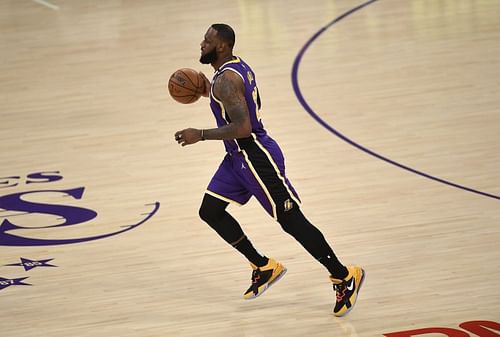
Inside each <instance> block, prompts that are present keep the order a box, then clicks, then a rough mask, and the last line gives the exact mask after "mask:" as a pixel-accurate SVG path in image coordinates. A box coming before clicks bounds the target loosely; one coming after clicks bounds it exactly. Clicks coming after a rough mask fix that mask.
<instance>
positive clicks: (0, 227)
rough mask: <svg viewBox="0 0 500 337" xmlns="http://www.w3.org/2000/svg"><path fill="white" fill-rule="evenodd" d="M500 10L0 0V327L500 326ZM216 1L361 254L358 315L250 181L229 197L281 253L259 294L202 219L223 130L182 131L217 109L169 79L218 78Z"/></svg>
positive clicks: (312, 200)
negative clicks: (240, 196)
mask: <svg viewBox="0 0 500 337" xmlns="http://www.w3.org/2000/svg"><path fill="white" fill-rule="evenodd" d="M360 5H361V6H362V5H364V6H363V7H358V6H360ZM498 13H500V2H499V1H497V0H378V1H372V2H365V3H364V2H363V0H360V1H351V0H337V1H326V0H325V1H323V0H317V1H298V0H292V1H285V0H272V1H264V0H255V1H250V0H237V1H222V0H214V1H210V2H198V1H190V0H188V1H166V0H165V1H160V0H145V1H131V0H104V1H91V0H89V1H76V0H47V1H45V0H37V1H30V0H2V1H0V154H1V165H0V308H1V310H2V314H1V319H0V336H1V337H35V336H36V337H68V336H78V337H104V336H106V337H108V336H120V337H129V336H130V337H132V336H134V337H159V336H162V337H164V336H187V337H191V336H208V337H212V336H227V337H233V336H234V337H260V336H335V337H365V336H367V337H370V336H384V335H386V336H392V337H395V336H421V335H424V334H425V336H426V337H441V336H452V337H453V336H458V337H464V336H477V335H479V336H498V335H500V325H499V323H500V281H499V280H500V262H499V261H500V110H499V109H500V43H499V41H500V19H499V16H498ZM344 14H345V15H344ZM336 18H338V20H336V21H334V20H335V19H336ZM215 22H225V23H228V24H230V25H232V26H233V28H234V29H235V31H236V46H235V54H236V55H239V56H241V57H242V58H243V59H244V60H245V61H246V62H247V63H249V64H250V65H251V66H252V67H253V69H254V71H255V72H256V75H257V83H258V85H259V89H260V92H261V95H262V100H263V109H262V116H263V121H264V124H265V126H266V128H267V129H268V130H269V132H270V134H271V135H272V136H273V137H274V138H275V139H276V140H277V141H278V142H279V144H280V145H281V147H282V149H283V151H284V153H285V156H286V163H287V175H288V177H289V178H290V180H291V181H292V183H293V185H294V186H295V188H296V189H297V190H298V192H299V194H300V196H301V198H302V201H303V205H302V209H303V211H304V213H305V214H306V216H307V217H308V218H309V219H310V221H311V222H312V223H314V224H315V225H316V226H317V227H318V228H320V229H321V231H322V232H323V234H324V235H325V237H326V238H327V239H328V241H329V242H330V243H331V244H332V246H333V247H334V250H335V251H336V253H337V254H338V256H339V257H340V259H341V260H342V261H343V262H344V263H346V264H359V265H361V266H363V268H365V270H366V272H367V278H366V282H365V284H364V286H363V289H362V290H361V293H360V296H359V300H358V303H357V304H356V308H355V309H354V310H353V311H352V312H351V313H350V314H349V315H347V316H345V317H343V318H336V317H334V316H333V314H332V304H333V301H334V294H333V292H332V289H331V285H330V284H329V282H328V275H327V273H326V271H325V270H323V267H322V266H321V265H320V264H319V263H317V262H316V261H315V260H313V259H312V258H311V257H310V256H309V255H308V254H307V253H306V252H305V251H304V250H303V249H302V247H301V246H300V245H299V244H298V243H296V242H295V241H294V240H293V239H292V238H291V237H289V236H288V235H287V234H286V233H284V232H283V231H282V230H281V228H280V226H279V224H277V223H276V222H274V220H273V219H271V218H269V217H268V216H267V215H266V214H265V212H264V211H263V209H262V208H261V207H260V206H259V205H258V204H257V202H256V201H255V200H251V201H250V202H249V203H248V204H247V205H245V206H244V207H237V206H232V205H231V206H230V207H229V211H230V212H231V214H232V215H233V216H234V217H235V218H237V219H238V220H239V221H240V223H241V224H242V227H243V228H244V230H245V231H246V233H247V235H248V236H249V237H250V239H251V240H252V242H253V243H254V245H255V246H256V247H257V249H258V250H259V251H261V252H262V253H263V254H266V255H268V256H272V257H275V258H276V259H278V260H280V261H281V262H282V263H283V264H285V265H286V266H287V268H288V273H287V275H286V276H285V277H284V278H283V279H282V280H281V281H280V282H279V283H277V284H276V285H275V286H273V287H272V289H270V290H269V291H268V292H267V293H266V294H265V295H263V296H262V297H259V298H258V299H256V300H254V301H244V300H243V299H242V294H243V291H244V290H246V288H247V287H248V285H249V282H250V274H251V269H250V267H249V265H248V264H247V262H246V261H245V260H244V259H243V258H242V257H241V256H240V255H239V254H237V253H236V252H235V251H233V250H232V249H231V247H229V246H228V245H227V244H226V243H225V242H223V241H222V240H221V239H220V238H219V237H217V235H216V234H215V233H214V232H213V231H212V230H211V229H210V228H209V227H208V226H207V225H206V224H204V223H203V222H202V221H201V220H200V219H199V218H198V207H199V204H200V201H201V198H202V196H203V193H204V191H205V188H206V186H207V183H208V181H209V180H210V178H211V176H212V174H213V173H214V171H215V169H216V167H217V166H218V164H219V162H220V160H221V159H222V157H223V155H224V152H223V151H224V150H223V147H222V145H221V144H220V143H218V142H213V141H207V142H203V143H198V144H196V145H193V146H190V147H186V148H181V147H179V146H178V145H177V143H176V142H175V141H174V139H173V134H174V133H175V132H176V131H177V130H180V129H184V128H187V127H197V128H210V127H214V125H215V122H214V120H213V116H212V115H211V112H210V110H209V107H208V101H207V100H204V99H202V100H200V101H198V102H196V103H194V104H191V105H180V104H178V103H176V102H174V101H173V100H172V99H171V98H170V97H169V96H168V93H167V89H166V82H167V80H168V78H169V76H170V74H171V73H172V72H173V71H175V70H176V69H178V68H181V67H190V68H195V69H198V70H201V71H203V72H204V73H205V74H207V76H211V74H212V71H213V70H212V69H211V68H210V67H209V66H205V65H201V64H199V62H198V58H199V53H200V46H199V43H200V42H201V40H202V37H203V35H204V34H205V32H206V30H207V28H208V27H209V26H210V24H212V23H215ZM315 34H316V35H315ZM478 321H482V323H478ZM464 322H473V323H468V324H463V323H464ZM474 322H475V323H474ZM460 325H461V326H460ZM481 325H483V326H485V328H480V326H481ZM471 326H472V327H473V328H471ZM474 327H475V328H474ZM438 328H440V329H438ZM481 329H483V330H481ZM409 330H413V332H406V333H403V332H402V331H409ZM471 331H472V332H471ZM473 331H475V332H476V333H473ZM481 331H482V332H481ZM485 331H489V334H487V333H486V332H485ZM396 332H400V333H399V334H395V333H396Z"/></svg>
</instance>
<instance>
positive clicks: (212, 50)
mask: <svg viewBox="0 0 500 337" xmlns="http://www.w3.org/2000/svg"><path fill="white" fill-rule="evenodd" d="M218 42H219V41H218V39H217V31H216V30H215V29H213V28H212V27H210V28H209V29H208V31H207V33H206V34H205V37H204V38H203V41H201V43H200V47H201V56H200V62H201V63H203V64H211V63H214V62H215V61H217V58H218V54H217V48H216V47H217V43H218Z"/></svg>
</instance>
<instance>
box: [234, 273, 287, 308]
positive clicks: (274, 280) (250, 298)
mask: <svg viewBox="0 0 500 337" xmlns="http://www.w3.org/2000/svg"><path fill="white" fill-rule="evenodd" d="M287 270H288V269H286V268H285V267H283V270H282V271H281V273H279V274H278V276H276V277H275V278H274V279H273V280H272V281H271V282H269V283H267V284H266V285H265V287H264V288H262V291H259V293H258V294H257V295H255V294H254V295H253V296H252V297H243V298H244V299H245V300H253V299H255V298H257V297H259V296H260V295H262V294H263V293H265V292H266V290H267V289H269V288H270V287H271V286H272V285H273V284H275V283H276V282H278V281H279V280H281V278H282V277H283V276H285V274H286V272H287Z"/></svg>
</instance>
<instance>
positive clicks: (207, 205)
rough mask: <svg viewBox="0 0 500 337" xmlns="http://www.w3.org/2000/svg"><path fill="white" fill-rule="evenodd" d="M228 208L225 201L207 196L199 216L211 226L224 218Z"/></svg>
mask: <svg viewBox="0 0 500 337" xmlns="http://www.w3.org/2000/svg"><path fill="white" fill-rule="evenodd" d="M226 206H227V203H225V202H224V201H221V200H218V199H217V198H214V197H212V196H210V195H208V194H205V197H204V198H203V201H202V203H201V206H200V209H199V211H198V214H199V216H200V218H201V219H202V220H203V221H205V222H206V223H208V224H209V225H210V224H213V223H216V222H217V220H219V219H220V218H221V217H223V216H224V212H225V209H226Z"/></svg>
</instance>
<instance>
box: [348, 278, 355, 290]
mask: <svg viewBox="0 0 500 337" xmlns="http://www.w3.org/2000/svg"><path fill="white" fill-rule="evenodd" d="M347 289H348V290H349V291H352V290H353V289H354V277H353V278H351V284H349V285H348V286H347Z"/></svg>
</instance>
